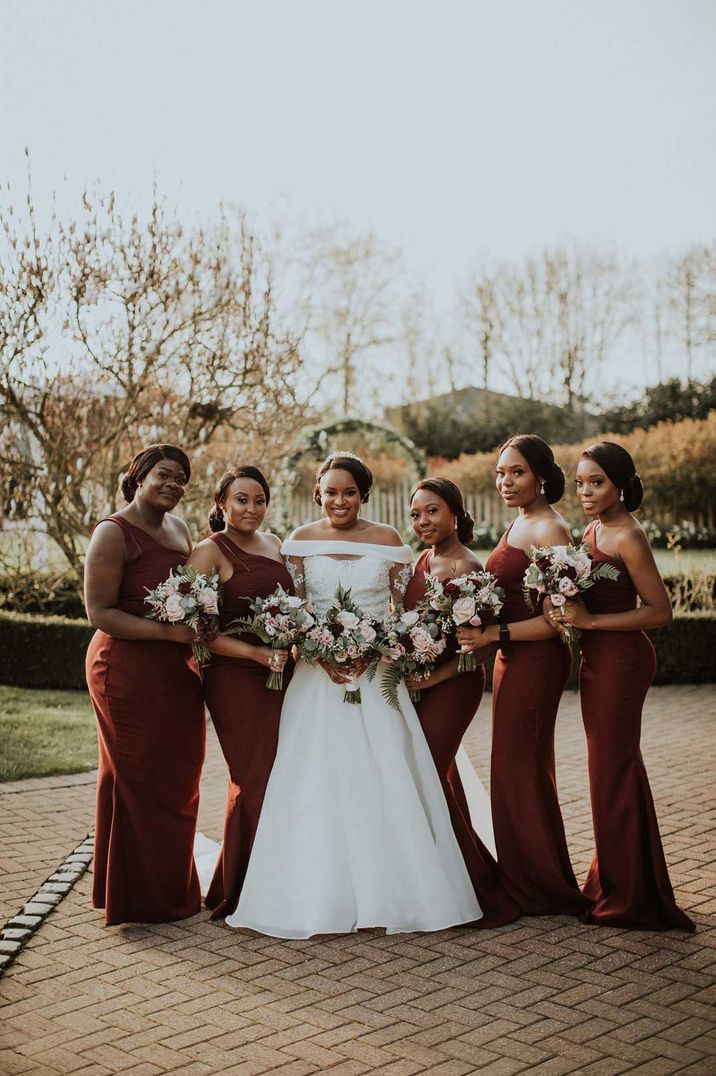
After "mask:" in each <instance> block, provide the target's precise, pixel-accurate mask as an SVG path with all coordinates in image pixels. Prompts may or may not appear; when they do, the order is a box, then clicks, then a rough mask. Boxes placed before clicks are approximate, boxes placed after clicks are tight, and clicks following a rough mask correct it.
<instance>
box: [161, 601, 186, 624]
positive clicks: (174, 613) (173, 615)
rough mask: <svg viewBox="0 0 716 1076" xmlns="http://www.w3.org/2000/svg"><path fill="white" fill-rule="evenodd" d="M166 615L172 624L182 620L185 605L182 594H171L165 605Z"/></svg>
mask: <svg viewBox="0 0 716 1076" xmlns="http://www.w3.org/2000/svg"><path fill="white" fill-rule="evenodd" d="M164 615H165V616H166V618H167V620H169V621H170V622H171V623H172V624H176V623H177V621H179V620H182V619H183V617H184V607H183V605H182V603H181V594H170V595H169V597H168V598H167V600H166V602H165V605H164Z"/></svg>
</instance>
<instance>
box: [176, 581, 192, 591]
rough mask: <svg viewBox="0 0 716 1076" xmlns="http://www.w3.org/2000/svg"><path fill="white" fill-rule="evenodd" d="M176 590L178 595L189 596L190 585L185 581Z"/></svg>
mask: <svg viewBox="0 0 716 1076" xmlns="http://www.w3.org/2000/svg"><path fill="white" fill-rule="evenodd" d="M177 590H178V591H179V593H180V594H191V583H188V582H187V581H186V579H185V580H184V581H183V582H182V583H180V584H179V586H178V587H177Z"/></svg>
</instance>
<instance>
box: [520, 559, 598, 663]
mask: <svg viewBox="0 0 716 1076" xmlns="http://www.w3.org/2000/svg"><path fill="white" fill-rule="evenodd" d="M527 556H528V557H529V558H530V565H529V567H528V569H527V571H526V572H525V575H524V579H523V588H524V595H525V601H526V602H527V604H528V606H529V607H530V609H535V608H536V606H537V603H538V602H539V601H540V599H542V598H549V599H550V600H551V602H552V605H554V606H556V607H557V608H560V607H561V606H563V605H564V603H565V602H566V601H567V599H568V598H576V597H577V595H578V594H579V593H580V591H583V590H588V589H589V587H592V586H594V584H595V583H596V581H597V579H618V578H619V569H618V568H615V567H614V565H613V564H600V565H599V566H598V567H597V568H595V567H593V565H592V558H591V557H590V556H589V553H588V552H587V547H586V546H585V545H578V546H577V545H553V546H549V547H544V546H530V548H529V549H528V550H527ZM581 634H582V633H581V631H580V630H579V628H575V627H574V625H567V624H565V625H564V626H563V629H562V632H561V636H562V642H564V643H571V642H572V640H573V639H577V638H579V636H580V635H581Z"/></svg>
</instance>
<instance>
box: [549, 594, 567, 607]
mask: <svg viewBox="0 0 716 1076" xmlns="http://www.w3.org/2000/svg"><path fill="white" fill-rule="evenodd" d="M550 598H551V599H552V605H556V606H560V605H564V603H565V602H566V600H567V599H566V598H565V596H564V594H550Z"/></svg>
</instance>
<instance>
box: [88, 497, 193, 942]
mask: <svg viewBox="0 0 716 1076" xmlns="http://www.w3.org/2000/svg"><path fill="white" fill-rule="evenodd" d="M109 519H111V520H112V521H113V522H114V523H116V524H118V526H119V527H121V529H122V532H123V534H124V541H125V545H126V550H127V560H126V564H125V568H124V575H123V577H122V584H121V587H120V593H119V601H118V603H117V604H118V608H120V609H123V610H124V612H126V613H132V614H133V615H134V616H144V615H145V613H146V611H147V606H146V605H145V604H144V598H145V596H146V589H145V588H149V589H153V588H154V587H156V586H158V584H159V583H161V582H163V580H164V579H166V578H167V576H168V575H169V573H170V571H171V570H172V568H176V567H177V566H178V565H180V564H183V563H184V562H185V561H186V559H187V558H186V554H184V553H182V552H180V551H179V550H177V549H169V548H168V547H167V546H163V545H161V544H160V543H159V542H157V541H156V539H154V538H152V537H151V535H149V534H147V532H146V531H143V530H142V529H141V527H137V526H135V525H134V524H133V523H130V522H129V521H128V520H126V519H124V517H123V516H119V515H113V516H110V517H109ZM86 671H87V685H88V687H89V693H90V696H91V698H92V704H93V706H94V709H95V713H96V715H97V724H98V732H99V776H98V779H97V816H96V830H95V853H94V884H93V894H92V899H93V903H94V906H95V907H96V908H104V909H105V920H106V922H107V923H108V924H109V923H160V922H166V921H169V920H172V919H185V918H186V917H187V916H190V915H194V914H195V913H196V912H198V911H199V910H200V908H201V894H200V891H199V879H198V877H197V873H196V869H195V866H194V832H195V829H196V815H197V810H198V807H199V777H200V775H201V768H202V763H203V761H204V740H205V731H206V728H205V722H204V704H203V701H202V696H201V681H200V680H199V676H198V673H197V669H196V665H195V663H194V660H193V658H192V653H191V648H190V647H189V646H183V645H180V644H179V643H171V642H164V641H162V640H157V641H156V642H155V641H153V640H146V639H115V638H113V637H112V636H111V635H107V634H106V633H105V632H103V631H97V632H95V634H94V635H93V637H92V639H91V641H90V645H89V648H88V650H87V660H86Z"/></svg>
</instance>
